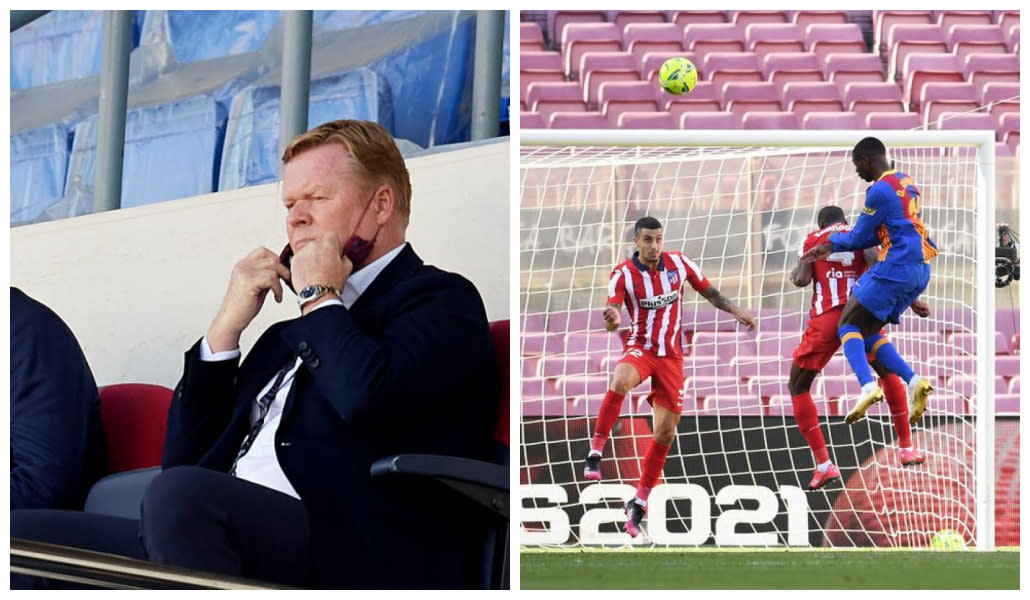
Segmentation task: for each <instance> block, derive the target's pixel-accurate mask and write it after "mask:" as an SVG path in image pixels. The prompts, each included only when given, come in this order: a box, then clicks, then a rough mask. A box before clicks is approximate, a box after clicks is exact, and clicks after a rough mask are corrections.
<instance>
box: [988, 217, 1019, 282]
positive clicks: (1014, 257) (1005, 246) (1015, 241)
mask: <svg viewBox="0 0 1030 600" xmlns="http://www.w3.org/2000/svg"><path fill="white" fill-rule="evenodd" d="M1013 280H1016V281H1019V234H1018V233H1016V232H1015V231H1014V230H1013V229H1012V228H1011V227H1009V226H1008V225H1007V224H1005V223H999V224H998V246H997V248H995V252H994V287H1000V288H1003V287H1005V286H1007V285H1009V284H1010V283H1012V281H1013Z"/></svg>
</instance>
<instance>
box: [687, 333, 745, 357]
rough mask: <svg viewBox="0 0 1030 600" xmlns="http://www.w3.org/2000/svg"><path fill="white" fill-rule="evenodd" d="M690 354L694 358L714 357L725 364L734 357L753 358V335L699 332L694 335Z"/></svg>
mask: <svg viewBox="0 0 1030 600" xmlns="http://www.w3.org/2000/svg"><path fill="white" fill-rule="evenodd" d="M690 353H691V354H692V355H694V356H715V357H718V359H719V360H720V361H723V362H727V363H728V362H729V361H730V359H731V358H733V357H734V356H753V355H755V353H756V347H755V338H754V334H751V333H738V332H733V331H714V332H708V331H699V332H697V333H695V334H694V339H693V342H692V347H691V352H690Z"/></svg>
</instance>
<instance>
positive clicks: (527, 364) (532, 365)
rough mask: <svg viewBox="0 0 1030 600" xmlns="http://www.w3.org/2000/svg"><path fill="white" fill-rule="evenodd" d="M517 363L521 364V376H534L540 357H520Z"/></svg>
mask: <svg viewBox="0 0 1030 600" xmlns="http://www.w3.org/2000/svg"><path fill="white" fill-rule="evenodd" d="M519 365H520V366H521V369H522V376H523V377H536V376H537V370H538V368H539V366H540V359H539V358H537V357H529V358H521V359H519Z"/></svg>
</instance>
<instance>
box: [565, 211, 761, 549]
mask: <svg viewBox="0 0 1030 600" xmlns="http://www.w3.org/2000/svg"><path fill="white" fill-rule="evenodd" d="M633 231H634V235H633V243H634V244H635V245H636V247H637V251H636V252H635V253H634V254H633V258H631V259H629V260H627V261H625V262H623V263H622V264H620V265H618V266H616V267H615V270H614V271H612V276H611V280H610V282H609V283H608V302H607V305H606V306H605V309H604V322H605V326H606V327H607V329H608V331H615V330H616V329H618V327H619V324H620V323H621V315H620V309H621V308H622V304H623V303H625V305H626V310H627V312H628V313H629V317H630V332H629V338H628V340H627V342H626V351H625V353H624V354H623V355H622V358H621V359H619V362H618V364H616V366H615V372H614V374H613V375H612V382H611V386H610V388H609V390H608V393H607V394H605V397H604V401H603V402H602V403H601V409H600V411H599V412H598V415H597V425H596V428H595V430H594V437H593V440H592V441H591V443H590V453H589V454H588V455H587V458H586V466H585V467H584V470H583V476H584V477H586V478H587V479H592V480H600V479H601V454H602V452H603V450H604V445H605V443H606V442H607V441H608V436H609V435H610V434H611V430H612V426H613V425H614V424H615V421H616V420H617V419H618V418H619V411H620V410H621V408H622V401H623V399H624V398H625V397H626V394H628V393H629V391H630V390H632V389H633V388H635V387H637V385H639V384H640V382H641V381H643V380H644V379H647V378H648V377H650V378H651V393H650V394H649V395H648V397H647V401H648V403H649V404H651V407H652V411H653V415H654V436H653V438H652V439H651V444H650V445H649V446H648V448H647V453H646V455H645V456H644V463H643V468H642V469H641V473H640V482H639V483H638V484H637V493H636V496H635V497H634V498H631V499H630V500H629V501H627V502H626V507H625V510H626V532H627V533H629V534H630V536H632V537H637V535H638V534H639V533H640V521H641V520H642V519H643V518H644V512H645V510H646V507H647V497H648V495H649V494H650V493H651V488H652V487H654V486H655V484H657V483H658V478H659V477H660V476H661V473H662V468H663V467H664V466H665V457H666V456H667V455H668V453H669V448H670V447H671V446H672V441H673V439H674V438H675V435H676V425H677V424H679V420H680V413H681V412H682V409H683V348H682V346H681V343H680V303H681V301H682V298H681V296H680V290H681V289H682V288H683V284H684V283H685V282H686V283H689V284H690V287H692V288H694V290H695V291H697V292H698V293H699V294H701V295H702V296H703V297H705V298H706V299H707V300H708V301H709V302H710V303H711V304H712V306H715V307H716V308H718V309H720V310H724V311H726V312H728V313H730V314H732V315H733V316H734V317H735V318H736V319H737V321H739V322H740V323H742V324H744V325H747V326H748V327H749V328H750V329H751V330H754V328H755V319H754V317H753V316H751V313H749V312H748V311H747V310H745V309H743V308H739V307H737V306H736V305H735V304H734V303H733V302H732V301H731V300H729V299H728V298H726V297H725V296H723V295H722V294H721V293H719V290H717V289H716V288H715V287H714V286H713V285H712V284H711V283H709V281H708V279H707V278H706V277H705V276H704V274H702V273H701V270H700V269H699V268H698V266H697V265H696V264H694V262H693V261H691V260H690V259H689V258H687V257H686V256H685V255H683V254H682V253H681V252H676V251H673V252H663V251H662V245H663V243H664V238H663V234H662V224H661V223H660V222H658V220H657V219H655V218H653V217H643V218H642V219H640V220H639V221H637V222H636V225H635V226H634V229H633Z"/></svg>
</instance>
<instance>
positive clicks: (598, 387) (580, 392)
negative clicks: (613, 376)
mask: <svg viewBox="0 0 1030 600" xmlns="http://www.w3.org/2000/svg"><path fill="white" fill-rule="evenodd" d="M553 384H554V387H553V389H554V391H555V394H556V395H557V396H560V397H564V398H575V397H576V396H591V397H595V398H598V399H602V398H604V395H605V393H606V392H607V391H608V375H562V376H561V377H557V378H555V380H554V382H553Z"/></svg>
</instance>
